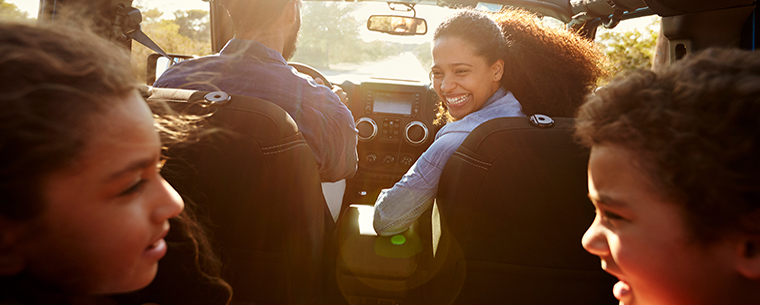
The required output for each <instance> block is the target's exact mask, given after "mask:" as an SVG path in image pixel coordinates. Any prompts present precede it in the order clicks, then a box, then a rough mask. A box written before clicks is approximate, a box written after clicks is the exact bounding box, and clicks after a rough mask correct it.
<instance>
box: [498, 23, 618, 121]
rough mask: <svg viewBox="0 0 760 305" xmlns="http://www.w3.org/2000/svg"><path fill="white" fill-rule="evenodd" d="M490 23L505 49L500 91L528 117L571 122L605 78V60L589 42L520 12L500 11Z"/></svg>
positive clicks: (592, 43)
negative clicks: (508, 93) (509, 95)
mask: <svg viewBox="0 0 760 305" xmlns="http://www.w3.org/2000/svg"><path fill="white" fill-rule="evenodd" d="M495 20H496V23H497V24H499V27H501V32H502V34H503V35H504V37H505V38H506V40H507V45H508V47H507V49H506V52H505V53H504V55H503V56H502V59H504V76H503V77H502V79H501V85H502V86H503V87H504V88H505V89H507V90H509V91H511V92H512V93H513V94H514V95H515V97H516V98H517V100H518V101H520V105H522V108H523V113H525V114H527V115H529V116H530V115H533V114H536V113H539V114H545V115H549V116H557V117H572V116H573V115H575V112H576V111H577V110H578V107H579V106H580V105H581V104H583V102H584V101H585V100H586V95H588V94H589V93H590V92H591V91H592V90H593V89H594V88H596V85H597V81H598V80H599V79H600V78H601V77H604V76H606V75H607V74H606V73H607V72H606V70H604V66H605V65H606V64H607V57H606V56H605V55H604V54H603V53H602V51H601V50H600V49H599V48H598V47H597V46H596V45H595V44H594V42H593V41H590V40H587V39H585V38H583V37H581V36H579V35H578V34H576V33H573V32H570V31H567V30H564V29H557V28H552V27H549V26H546V25H544V24H543V23H541V21H540V20H539V19H538V18H537V17H536V15H534V14H533V13H530V12H527V11H524V10H519V9H508V10H504V11H502V12H500V13H498V14H496V15H495Z"/></svg>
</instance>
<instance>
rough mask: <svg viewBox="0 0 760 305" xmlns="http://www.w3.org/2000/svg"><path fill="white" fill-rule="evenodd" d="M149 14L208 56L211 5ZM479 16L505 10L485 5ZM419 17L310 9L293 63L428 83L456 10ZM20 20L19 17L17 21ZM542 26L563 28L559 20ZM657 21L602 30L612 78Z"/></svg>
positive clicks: (317, 5)
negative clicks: (402, 21) (380, 25)
mask: <svg viewBox="0 0 760 305" xmlns="http://www.w3.org/2000/svg"><path fill="white" fill-rule="evenodd" d="M0 4H2V5H3V9H5V10H8V9H14V7H11V8H8V5H12V6H15V9H17V10H18V11H20V13H21V14H26V18H28V19H33V18H36V15H37V11H38V10H39V1H37V0H0ZM133 5H134V6H136V7H138V8H140V10H141V12H142V13H143V24H142V28H143V31H145V32H146V33H147V34H148V35H149V36H150V37H152V38H153V39H154V40H155V41H156V42H157V43H158V44H159V45H160V46H161V47H162V48H163V49H164V50H166V51H167V52H168V53H174V54H187V55H198V56H203V55H209V54H210V53H211V44H210V39H209V20H208V9H209V4H208V2H203V1H201V0H134V2H133ZM479 7H480V8H481V9H494V8H496V9H498V7H499V6H489V5H482V4H481V5H479ZM415 8H416V16H417V17H422V18H425V19H426V20H427V22H428V33H427V34H426V35H422V36H392V35H389V34H384V33H377V32H370V31H369V30H367V28H366V21H367V18H368V17H369V16H370V15H382V14H395V15H406V16H412V14H413V13H412V12H394V11H392V10H391V9H389V8H388V5H387V4H386V3H382V2H359V3H357V2H352V3H346V2H334V1H304V5H303V9H302V14H303V21H302V22H303V23H302V30H301V36H300V40H299V43H298V51H297V52H296V54H295V56H294V58H293V59H292V61H296V62H302V63H306V64H309V65H311V66H314V67H315V68H317V69H319V70H320V71H321V72H322V73H323V74H325V75H326V76H327V78H328V79H329V80H330V81H332V82H334V83H338V84H340V83H342V82H343V81H345V80H350V81H352V82H356V83H358V82H361V81H367V80H372V79H377V78H380V79H393V80H400V81H414V82H423V83H424V82H427V81H428V72H429V68H430V65H431V62H432V57H431V54H430V42H431V41H432V34H433V32H434V31H435V28H436V27H437V26H438V24H440V23H441V22H442V21H443V20H444V19H445V18H446V16H448V15H449V14H451V13H452V12H453V10H452V9H447V8H442V7H437V6H431V5H421V4H420V5H417V6H416V7H415ZM14 16H15V15H14ZM544 23H545V24H549V25H552V26H559V27H561V26H563V25H562V23H560V22H559V21H557V20H553V19H551V18H544ZM658 32H659V18H658V17H656V16H652V17H645V18H637V19H634V20H627V21H623V22H621V23H620V25H618V26H617V27H616V28H615V29H614V30H606V29H600V30H599V31H598V33H597V38H596V42H597V43H598V44H599V46H600V48H602V49H603V50H605V52H606V53H607V54H608V55H609V56H610V58H611V65H610V67H609V70H610V71H611V72H612V73H613V74H614V73H617V72H620V71H622V70H625V69H631V68H648V67H650V66H651V59H652V57H653V54H654V50H653V48H654V46H655V40H656V36H657V34H658ZM150 53H152V51H150V50H149V49H147V48H145V47H143V46H142V45H139V44H136V43H135V44H134V45H133V49H132V57H133V66H134V70H135V74H136V75H138V76H140V77H144V75H145V73H144V71H146V69H145V65H146V58H147V56H148V55H149V54H150Z"/></svg>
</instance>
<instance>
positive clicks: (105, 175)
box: [22, 93, 184, 294]
mask: <svg viewBox="0 0 760 305" xmlns="http://www.w3.org/2000/svg"><path fill="white" fill-rule="evenodd" d="M109 102H113V103H115V104H116V105H117V106H116V107H115V108H113V109H111V110H109V112H107V113H105V114H102V115H99V116H97V117H96V118H95V119H94V120H92V122H90V123H89V125H88V126H91V128H92V130H91V131H90V134H91V137H90V139H89V142H88V143H86V145H85V148H84V150H83V152H82V153H81V155H80V156H79V157H78V159H76V160H74V161H75V162H72V164H71V165H70V166H69V167H67V168H64V169H62V170H60V171H57V172H54V173H52V174H51V175H49V176H48V177H46V179H45V180H44V181H43V195H44V200H45V204H46V206H45V210H44V212H43V214H42V215H41V216H40V217H38V218H37V219H35V220H34V221H33V223H32V224H31V225H30V226H29V231H28V232H30V234H29V235H28V236H32V238H29V240H28V241H27V242H25V243H22V247H23V251H24V252H23V253H24V254H25V272H27V273H29V274H31V275H32V276H34V277H35V278H37V279H41V280H42V281H44V282H46V283H49V284H53V285H57V286H60V287H64V288H66V289H67V290H68V291H77V292H82V293H87V294H106V293H117V292H126V291H131V290H136V289H139V288H142V287H144V286H146V285H148V283H150V282H151V281H152V280H153V277H154V276H155V274H156V271H157V267H158V260H159V259H161V257H163V256H164V254H165V253H166V249H167V247H166V242H165V241H164V240H163V237H164V236H166V233H167V232H168V231H169V222H168V221H167V220H168V219H169V218H171V217H175V216H177V215H178V214H179V213H180V212H181V211H182V209H183V207H184V205H183V202H182V199H181V198H180V197H179V195H178V194H177V192H176V191H174V189H173V188H172V187H171V186H170V185H169V184H168V183H167V182H166V181H165V180H164V179H163V178H162V177H161V176H160V175H159V173H158V168H159V160H160V159H159V158H160V154H161V142H160V140H159V136H158V134H157V133H156V129H155V128H154V125H153V117H152V114H151V112H150V109H149V108H148V106H147V105H146V103H145V102H144V101H143V100H142V99H141V98H140V96H139V95H137V94H136V93H135V94H131V95H129V96H128V97H126V98H121V100H120V101H109Z"/></svg>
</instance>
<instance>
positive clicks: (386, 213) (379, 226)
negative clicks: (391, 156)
mask: <svg viewBox="0 0 760 305" xmlns="http://www.w3.org/2000/svg"><path fill="white" fill-rule="evenodd" d="M524 116H525V114H524V113H523V112H522V107H521V106H520V103H519V102H518V101H517V99H515V97H514V95H512V93H511V92H507V91H506V90H504V88H500V89H499V90H498V91H496V93H494V94H493V95H492V96H491V97H490V98H489V99H488V100H487V101H486V102H485V103H484V105H483V107H481V108H480V109H479V110H478V111H475V112H473V113H470V114H468V115H467V116H465V117H464V118H462V119H461V120H459V121H455V122H451V123H449V124H446V126H443V128H441V130H440V131H438V134H437V135H436V136H435V141H434V142H433V144H432V145H430V147H429V148H428V149H427V150H426V151H425V152H424V153H422V156H420V158H419V159H418V160H417V162H415V163H414V165H412V167H411V168H409V171H408V172H406V174H405V175H404V177H402V178H401V180H400V181H399V182H397V183H396V184H395V185H394V186H393V187H392V188H389V189H384V190H382V191H381V192H380V196H379V197H378V198H377V201H376V202H375V215H374V219H373V226H374V227H375V231H376V232H377V233H378V234H380V235H394V234H398V233H401V232H404V231H406V229H407V228H409V226H410V225H412V223H413V222H414V221H415V220H417V218H419V217H420V215H422V213H423V212H425V211H426V210H427V209H429V208H430V206H431V205H432V200H431V199H433V198H435V195H436V193H437V192H438V181H439V180H440V179H441V172H442V171H443V166H444V165H446V162H447V161H448V160H449V158H450V157H451V155H453V154H454V152H455V151H456V150H457V148H459V145H461V144H462V142H464V139H465V138H467V136H468V135H470V132H472V130H473V129H475V127H478V125H480V124H482V123H484V122H486V121H488V120H491V119H495V118H503V117H524Z"/></svg>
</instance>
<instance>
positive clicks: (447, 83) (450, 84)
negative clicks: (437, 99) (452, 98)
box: [439, 76, 456, 93]
mask: <svg viewBox="0 0 760 305" xmlns="http://www.w3.org/2000/svg"><path fill="white" fill-rule="evenodd" d="M439 88H440V89H441V92H442V93H448V92H451V91H452V90H454V88H456V83H455V82H454V81H453V80H452V78H451V77H446V76H443V79H441V83H440V85H439Z"/></svg>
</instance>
